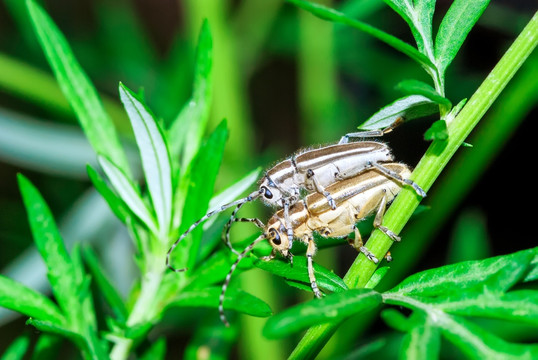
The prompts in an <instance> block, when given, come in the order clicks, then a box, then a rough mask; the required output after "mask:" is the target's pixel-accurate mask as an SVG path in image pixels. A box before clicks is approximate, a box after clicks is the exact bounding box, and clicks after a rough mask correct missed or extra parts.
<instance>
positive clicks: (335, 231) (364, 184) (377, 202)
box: [219, 163, 424, 326]
mask: <svg viewBox="0 0 538 360" xmlns="http://www.w3.org/2000/svg"><path fill="white" fill-rule="evenodd" d="M410 174H411V171H410V169H409V167H407V165H404V164H400V163H387V164H384V167H383V170H381V171H380V170H379V169H378V168H377V167H375V168H372V169H369V170H366V171H363V172H362V173H361V174H359V175H357V176H355V177H352V178H348V179H346V180H341V181H338V182H336V183H334V184H333V185H331V186H329V187H327V191H329V192H330V193H331V195H332V197H333V200H334V203H335V204H336V209H334V210H333V208H332V206H331V204H330V203H329V201H328V199H327V198H326V197H325V196H323V195H322V194H319V193H312V194H310V195H308V196H307V197H306V198H305V199H303V200H301V201H298V202H296V203H295V204H294V205H293V206H292V207H290V209H289V219H290V221H291V224H292V227H291V230H292V232H293V233H292V237H290V236H289V235H288V232H289V229H290V228H288V227H287V225H286V224H285V223H286V220H285V218H284V216H285V215H284V209H281V210H279V211H277V212H276V214H275V215H273V216H272V217H271V219H269V221H268V222H267V224H266V225H264V224H263V223H262V222H261V221H260V220H258V219H245V218H238V219H235V220H234V221H241V222H252V223H254V224H255V225H256V226H258V227H259V228H261V229H262V230H263V233H262V235H260V236H259V237H258V238H257V239H256V240H254V242H252V243H251V244H250V245H248V246H247V247H246V248H245V250H243V252H241V253H240V254H239V256H238V257H237V259H236V261H235V262H234V263H233V265H232V266H231V268H230V271H229V272H228V275H227V276H226V279H225V281H224V284H223V286H222V292H221V295H220V299H219V312H220V317H221V320H222V321H223V322H224V324H226V325H227V326H228V325H229V324H228V321H227V320H226V317H225V315H224V306H223V304H224V296H225V293H226V289H227V288H228V285H229V283H230V279H231V276H232V273H233V272H234V270H235V269H236V267H237V265H238V264H239V262H240V261H241V259H242V258H244V257H245V256H246V254H247V253H248V252H249V251H251V250H252V249H253V248H254V246H255V245H256V244H258V243H259V242H260V241H262V240H264V239H267V240H268V241H269V243H270V244H271V246H272V248H273V251H272V253H271V255H270V256H268V257H265V258H264V259H265V260H271V259H273V258H274V257H275V256H276V255H277V254H281V255H282V256H283V257H285V258H287V259H289V260H291V259H292V256H293V255H292V254H291V252H290V249H291V244H290V243H291V241H292V238H296V239H298V240H300V241H302V242H303V243H305V244H306V245H307V250H306V257H307V263H308V278H309V281H310V286H311V288H312V291H313V292H314V295H315V296H316V297H318V298H319V297H321V296H322V294H321V292H320V290H319V289H318V285H317V283H316V277H315V274H314V266H313V257H314V254H315V253H316V243H315V242H314V232H317V233H318V234H320V235H321V236H322V237H325V238H326V237H336V238H338V237H346V238H347V239H348V242H349V244H350V245H352V246H353V247H354V248H355V249H356V250H357V251H360V252H362V253H363V254H364V255H365V256H366V257H367V258H368V259H370V260H371V261H373V262H374V263H378V259H377V258H376V257H375V256H374V254H372V253H371V252H370V251H369V250H368V249H367V248H366V247H365V246H364V244H363V241H362V237H361V234H360V232H359V230H358V228H357V226H356V223H357V222H358V221H360V220H362V219H364V218H366V217H367V216H368V215H370V214H372V213H374V212H375V218H374V228H377V229H379V230H381V231H382V232H383V233H385V234H386V235H387V236H388V237H389V238H391V239H392V240H393V241H400V238H399V237H398V236H397V235H396V234H395V233H394V232H392V231H391V230H390V229H388V228H386V227H384V226H382V225H381V223H382V221H383V215H384V213H385V209H386V206H387V204H388V203H390V202H391V201H392V200H393V199H394V198H395V197H396V195H397V194H398V192H399V191H400V188H401V186H402V184H407V185H411V186H412V187H413V189H415V191H416V189H417V188H419V189H420V187H419V186H418V185H417V184H415V183H414V182H412V181H411V180H409V179H408V177H409V175H410ZM420 190H421V191H420V193H423V192H424V191H422V189H420ZM352 232H354V234H355V238H354V239H351V238H350V237H348V235H349V234H350V233H352Z"/></svg>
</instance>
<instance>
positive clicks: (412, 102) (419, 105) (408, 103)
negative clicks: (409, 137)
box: [359, 95, 439, 130]
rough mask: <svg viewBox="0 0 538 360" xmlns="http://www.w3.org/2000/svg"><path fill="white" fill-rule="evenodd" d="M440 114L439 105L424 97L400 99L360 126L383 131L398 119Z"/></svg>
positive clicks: (407, 119) (415, 96)
mask: <svg viewBox="0 0 538 360" xmlns="http://www.w3.org/2000/svg"><path fill="white" fill-rule="evenodd" d="M438 112H439V105H437V104H436V103H435V102H433V101H431V100H430V99H428V98H427V97H425V96H422V95H410V96H406V97H403V98H400V99H398V100H396V101H394V102H393V103H391V104H389V105H387V106H385V107H383V108H382V109H381V110H379V111H378V112H376V113H375V114H374V115H372V116H371V117H370V118H369V119H368V120H366V121H365V122H364V123H362V124H361V125H360V126H359V129H362V130H377V129H383V128H386V127H387V126H390V125H392V124H393V123H394V122H395V121H396V120H397V119H398V118H402V117H403V118H404V119H405V120H406V121H409V120H413V119H417V118H421V117H425V116H428V115H432V114H435V113H438Z"/></svg>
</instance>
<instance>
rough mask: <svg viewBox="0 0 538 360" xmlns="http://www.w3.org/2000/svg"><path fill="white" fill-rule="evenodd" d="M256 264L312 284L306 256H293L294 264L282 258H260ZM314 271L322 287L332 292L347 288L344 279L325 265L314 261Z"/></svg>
mask: <svg viewBox="0 0 538 360" xmlns="http://www.w3.org/2000/svg"><path fill="white" fill-rule="evenodd" d="M254 265H255V266H256V267H258V268H260V269H263V270H265V271H268V272H270V273H272V274H275V275H278V276H281V277H283V278H285V279H290V280H295V281H300V282H303V283H306V284H310V279H309V278H308V264H307V260H306V257H303V256H295V257H294V258H293V265H292V264H290V263H289V262H288V261H284V260H281V259H273V260H271V261H264V260H258V261H255V262H254ZM314 272H315V274H316V282H317V283H318V286H319V287H320V288H322V289H325V290H329V291H332V292H342V291H344V290H347V286H346V284H344V281H343V280H342V279H341V278H340V277H339V276H337V275H336V274H335V273H333V272H332V271H330V270H328V269H326V268H324V267H323V266H320V265H318V264H316V263H314Z"/></svg>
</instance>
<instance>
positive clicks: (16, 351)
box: [0, 335, 30, 360]
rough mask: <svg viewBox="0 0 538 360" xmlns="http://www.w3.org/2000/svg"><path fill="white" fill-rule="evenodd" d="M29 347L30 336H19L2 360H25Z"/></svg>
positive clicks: (0, 359)
mask: <svg viewBox="0 0 538 360" xmlns="http://www.w3.org/2000/svg"><path fill="white" fill-rule="evenodd" d="M28 345H30V339H29V338H28V336H26V335H23V336H19V337H18V338H16V339H15V340H14V341H13V342H12V343H11V344H10V345H9V347H8V348H7V349H6V351H4V353H3V354H2V357H1V358H0V360H19V359H23V357H24V354H26V351H27V350H28Z"/></svg>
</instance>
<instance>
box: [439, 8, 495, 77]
mask: <svg viewBox="0 0 538 360" xmlns="http://www.w3.org/2000/svg"><path fill="white" fill-rule="evenodd" d="M488 4H489V0H473V1H468V0H454V2H453V3H452V5H451V6H450V8H449V9H448V11H447V13H446V15H445V17H444V18H443V20H442V21H441V25H439V31H438V32H437V36H436V38H435V60H436V63H437V66H438V68H439V72H440V73H441V74H444V72H445V70H446V68H447V67H448V65H450V63H451V62H452V60H454V57H455V56H456V54H457V53H458V51H459V50H460V48H461V45H462V44H463V42H464V41H465V38H467V35H468V34H469V32H470V31H471V29H472V28H473V26H474V25H475V23H476V22H477V21H478V18H480V16H481V15H482V13H483V12H484V10H485V9H486V7H487V6H488Z"/></svg>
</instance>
